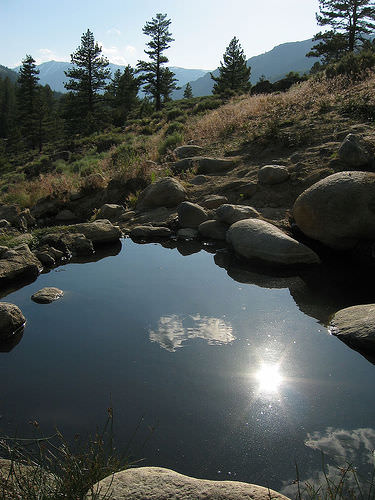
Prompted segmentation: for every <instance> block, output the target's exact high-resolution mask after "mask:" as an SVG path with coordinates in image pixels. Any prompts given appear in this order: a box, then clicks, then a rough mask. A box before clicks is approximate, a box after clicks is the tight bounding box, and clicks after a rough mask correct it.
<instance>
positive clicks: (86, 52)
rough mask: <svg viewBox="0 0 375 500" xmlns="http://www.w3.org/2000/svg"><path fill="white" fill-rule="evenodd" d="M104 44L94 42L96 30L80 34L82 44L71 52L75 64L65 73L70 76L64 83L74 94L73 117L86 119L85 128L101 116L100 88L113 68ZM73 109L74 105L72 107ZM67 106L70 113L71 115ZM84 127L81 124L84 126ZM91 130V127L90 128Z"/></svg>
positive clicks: (103, 86)
mask: <svg viewBox="0 0 375 500" xmlns="http://www.w3.org/2000/svg"><path fill="white" fill-rule="evenodd" d="M101 53H102V48H101V47H99V45H98V43H97V42H95V39H94V34H93V33H92V32H91V31H90V30H87V31H86V33H84V34H83V35H82V37H81V45H80V46H79V47H78V48H77V50H76V51H75V52H74V53H73V54H71V56H70V57H71V63H72V65H73V67H72V68H70V69H69V70H68V71H66V72H65V75H66V76H67V77H69V78H70V80H69V81H68V82H67V83H64V86H65V88H66V89H67V90H69V91H70V92H71V94H72V97H73V96H74V98H72V99H71V102H72V103H73V106H74V115H75V116H74V115H72V116H71V118H73V120H74V121H77V120H78V119H80V120H86V128H87V127H88V128H90V126H91V125H92V126H93V127H94V128H95V124H94V121H95V120H94V118H96V119H98V118H99V108H100V103H101V102H102V99H103V98H102V95H101V94H100V92H101V91H103V90H104V88H105V86H106V80H107V79H108V78H109V77H110V75H111V71H110V69H108V68H107V66H108V64H109V62H108V59H107V58H105V57H102V56H101ZM70 112H72V109H70ZM69 114H70V113H69V110H68V117H69ZM81 129H82V127H81ZM87 131H90V130H87Z"/></svg>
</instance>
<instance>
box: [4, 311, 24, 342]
mask: <svg viewBox="0 0 375 500" xmlns="http://www.w3.org/2000/svg"><path fill="white" fill-rule="evenodd" d="M25 323H26V319H25V316H24V315H23V314H22V312H21V309H19V308H18V307H17V306H15V305H14V304H10V303H9V302H0V340H4V339H7V338H8V337H11V336H12V335H13V334H14V333H16V332H17V330H20V329H21V328H22V327H23V326H24V325H25Z"/></svg>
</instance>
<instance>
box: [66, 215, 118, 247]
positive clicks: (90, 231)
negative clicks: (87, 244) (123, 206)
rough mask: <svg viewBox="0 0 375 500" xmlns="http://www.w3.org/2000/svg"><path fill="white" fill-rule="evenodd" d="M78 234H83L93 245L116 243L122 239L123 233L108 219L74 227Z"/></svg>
mask: <svg viewBox="0 0 375 500" xmlns="http://www.w3.org/2000/svg"><path fill="white" fill-rule="evenodd" d="M72 227H73V228H74V229H75V231H76V232H77V233H81V234H83V235H84V236H85V237H86V238H87V239H89V240H91V241H92V242H93V244H94V245H95V244H101V243H114V242H116V241H117V240H118V239H119V238H121V231H120V229H119V228H118V227H116V226H114V225H113V224H112V223H111V222H110V221H109V220H107V219H100V220H96V221H94V222H84V223H82V224H75V225H74V226H72Z"/></svg>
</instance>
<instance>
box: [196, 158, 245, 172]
mask: <svg viewBox="0 0 375 500" xmlns="http://www.w3.org/2000/svg"><path fill="white" fill-rule="evenodd" d="M194 160H195V163H196V164H197V167H198V168H197V174H222V173H225V172H228V171H229V170H232V169H233V168H234V167H235V166H236V165H237V163H238V162H237V161H236V160H230V159H227V158H209V157H196V158H194Z"/></svg>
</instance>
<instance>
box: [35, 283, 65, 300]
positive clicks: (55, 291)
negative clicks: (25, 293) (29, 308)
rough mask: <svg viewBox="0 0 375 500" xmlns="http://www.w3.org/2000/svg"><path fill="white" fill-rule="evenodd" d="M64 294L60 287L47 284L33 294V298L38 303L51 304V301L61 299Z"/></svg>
mask: <svg viewBox="0 0 375 500" xmlns="http://www.w3.org/2000/svg"><path fill="white" fill-rule="evenodd" d="M63 295H64V292H63V291H62V290H60V289H59V288H55V287H48V286H47V287H45V288H42V289H41V290H39V291H38V292H35V293H34V294H33V295H32V296H31V299H32V300H33V301H34V302H37V303H38V304H50V303H51V302H54V301H55V300H58V299H60V298H61V297H62V296H63Z"/></svg>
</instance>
